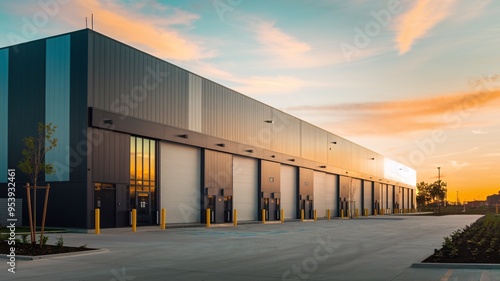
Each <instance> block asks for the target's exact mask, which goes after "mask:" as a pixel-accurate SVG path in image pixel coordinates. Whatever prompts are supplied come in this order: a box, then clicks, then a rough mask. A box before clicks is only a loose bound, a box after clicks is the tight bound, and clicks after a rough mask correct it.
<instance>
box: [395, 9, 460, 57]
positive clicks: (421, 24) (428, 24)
mask: <svg viewBox="0 0 500 281" xmlns="http://www.w3.org/2000/svg"><path fill="white" fill-rule="evenodd" d="M455 2H456V1H455V0H445V1H433V0H419V1H417V2H416V3H415V4H414V5H413V7H412V8H411V9H410V10H408V11H407V12H406V13H404V14H402V15H401V16H399V17H398V18H397V19H396V26H395V28H396V33H397V34H396V43H397V48H398V49H399V54H404V53H406V52H408V51H409V50H410V49H411V47H412V45H413V44H414V43H415V41H416V40H418V39H420V38H422V37H424V36H425V35H427V33H428V32H429V31H430V30H431V29H432V28H434V27H435V26H436V25H437V24H439V23H440V22H441V21H443V20H444V19H445V18H447V17H448V16H449V15H450V14H451V10H452V9H453V8H454V5H455Z"/></svg>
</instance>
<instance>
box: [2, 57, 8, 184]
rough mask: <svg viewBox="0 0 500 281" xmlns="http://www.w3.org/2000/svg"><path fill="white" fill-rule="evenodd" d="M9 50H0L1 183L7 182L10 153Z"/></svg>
mask: <svg viewBox="0 0 500 281" xmlns="http://www.w3.org/2000/svg"><path fill="white" fill-rule="evenodd" d="M8 128H9V49H8V48H5V49H2V50H0V132H2V133H1V134H0V171H3V172H0V182H2V183H3V182H7V172H6V171H7V169H8V167H9V165H8V152H9V131H8Z"/></svg>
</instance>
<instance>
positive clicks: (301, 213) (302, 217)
mask: <svg viewBox="0 0 500 281" xmlns="http://www.w3.org/2000/svg"><path fill="white" fill-rule="evenodd" d="M300 221H304V209H300Z"/></svg>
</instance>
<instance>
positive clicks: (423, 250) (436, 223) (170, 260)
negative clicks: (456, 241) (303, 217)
mask: <svg viewBox="0 0 500 281" xmlns="http://www.w3.org/2000/svg"><path fill="white" fill-rule="evenodd" d="M479 217H480V216H473V215H459V216H443V217H433V216H377V217H368V218H360V219H351V220H331V221H326V220H321V221H317V222H303V223H301V222H290V223H284V224H269V225H262V224H249V225H240V226H238V227H231V226H227V227H214V228H202V227H197V228H176V229H167V230H164V231H161V230H159V228H158V227H155V228H152V227H147V228H142V229H139V231H138V232H136V233H132V232H131V231H130V229H120V230H116V229H113V230H103V232H102V233H101V234H100V235H94V234H83V233H68V234H63V238H64V242H65V245H71V246H80V245H83V244H87V246H88V247H89V248H106V249H109V252H107V253H101V254H94V255H86V256H79V255H76V256H69V257H52V258H50V259H42V260H37V261H17V267H16V273H15V274H11V273H8V272H7V268H6V267H5V266H4V267H3V269H2V272H0V280H32V279H36V280H116V281H122V280H148V281H151V280H394V281H402V280H428V281H432V280H437V281H442V280H444V281H447V280H450V281H462V280H481V281H485V280H500V278H499V272H498V271H495V270H486V271H484V270H483V271H481V270H460V269H454V270H453V271H451V272H449V270H447V269H421V268H410V266H411V264H412V263H415V262H420V261H421V260H423V259H424V258H426V257H427V256H429V255H430V254H432V252H433V250H434V248H440V245H441V243H442V241H443V237H444V236H447V235H449V234H451V232H452V231H453V230H456V229H458V228H461V227H464V226H465V225H468V224H470V223H472V222H474V221H475V220H476V219H478V218H479ZM59 236H60V235H59V234H54V235H51V236H50V238H49V243H50V242H52V243H54V242H55V241H56V239H57V238H58V237H59ZM485 272H486V273H485ZM5 278H8V279H5ZM443 278H448V279H443ZM471 278H472V279H471ZM488 278H489V279H488Z"/></svg>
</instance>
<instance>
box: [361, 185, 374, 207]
mask: <svg viewBox="0 0 500 281" xmlns="http://www.w3.org/2000/svg"><path fill="white" fill-rule="evenodd" d="M364 185H365V186H364V208H365V209H368V215H373V205H372V198H373V193H372V182H371V181H365V183H364ZM363 214H364V211H363Z"/></svg>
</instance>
